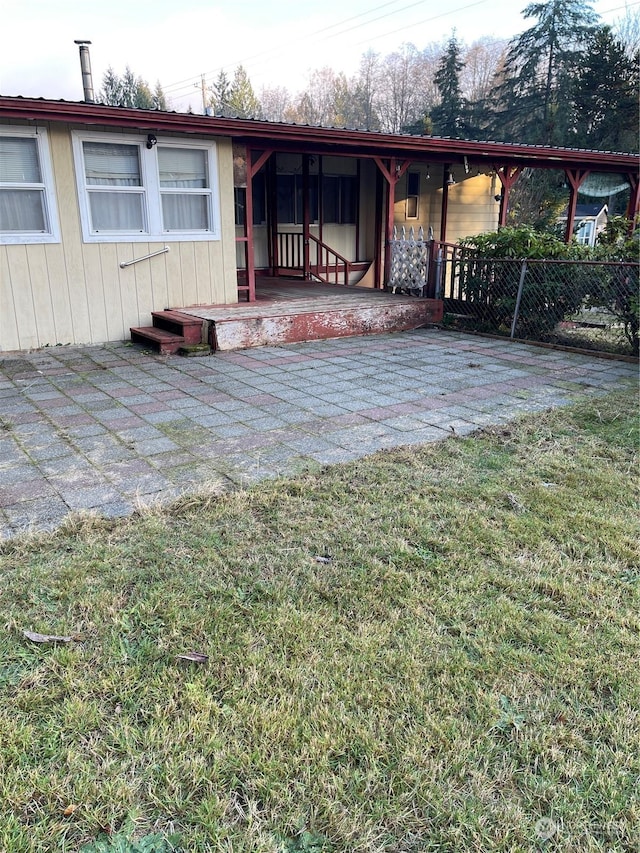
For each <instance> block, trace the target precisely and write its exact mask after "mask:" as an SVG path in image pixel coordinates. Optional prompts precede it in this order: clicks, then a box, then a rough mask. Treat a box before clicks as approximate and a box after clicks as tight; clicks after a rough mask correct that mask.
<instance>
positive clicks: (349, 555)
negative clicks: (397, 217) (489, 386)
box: [0, 391, 640, 853]
mask: <svg viewBox="0 0 640 853" xmlns="http://www.w3.org/2000/svg"><path fill="white" fill-rule="evenodd" d="M638 438H639V437H638V418H637V402H636V395H635V393H633V392H631V391H630V392H628V393H626V392H625V393H620V394H616V395H612V396H609V397H607V398H601V399H591V400H590V401H589V402H588V403H585V404H578V405H577V406H576V407H574V408H572V409H567V410H564V411H559V412H552V413H547V414H543V415H539V416H536V417H531V418H528V419H526V420H523V421H521V422H519V423H517V424H514V425H512V426H509V427H501V428H497V429H492V430H488V431H485V432H482V433H479V434H478V435H475V436H472V437H469V438H465V439H461V438H457V437H452V438H451V439H449V440H448V441H446V442H443V443H441V444H437V445H429V446H426V447H424V448H412V449H410V450H399V451H396V452H387V453H380V454H377V455H376V456H373V457H369V458H368V459H365V460H362V461H358V462H354V463H351V464H347V465H339V466H336V467H331V468H326V469H323V470H320V471H317V472H313V473H309V474H305V475H303V476H301V477H299V478H297V479H291V480H282V481H278V482H267V483H264V484H262V485H260V486H256V487H255V488H252V489H250V490H248V491H241V492H240V491H239V492H236V493H232V494H228V495H226V496H223V497H221V498H214V497H207V496H203V497H200V498H197V499H196V498H193V499H184V500H182V501H181V502H180V503H178V504H177V505H176V506H174V507H173V508H171V509H170V510H168V511H166V512H161V511H155V512H152V511H149V512H145V513H142V514H141V515H139V516H137V517H134V518H131V519H126V520H119V521H111V522H105V521H97V520H92V519H85V520H78V519H75V520H74V521H73V522H69V523H68V524H67V525H66V526H65V528H63V529H62V530H61V531H59V532H57V533H56V534H54V535H46V536H38V537H34V538H30V539H29V538H27V539H22V540H15V541H12V542H8V543H5V544H4V545H2V546H1V547H0V568H1V572H2V574H1V578H2V583H1V585H0V626H1V629H0V653H1V657H0V686H1V690H0V743H1V750H0V850H1V851H6V852H7V853H26V851H34V853H35V851H38V853H43V851H63V850H65V851H79V850H82V851H91V853H93V852H94V851H96V853H97V851H101V853H102V851H105V853H106V851H116V850H117V851H134V850H136V851H143V850H144V851H148V853H150V852H151V851H153V853H160V851H163V853H164V851H170V850H174V849H176V850H182V851H188V853H191V851H226V853H241V851H247V853H249V851H251V853H254V851H255V852H256V853H261V851H265V853H266V851H272V853H276V851H277V853H293V851H314V853H320V851H334V853H346V851H354V853H364V851H367V853H373V851H380V853H381V851H386V852H387V853H413V851H416V852H417V851H421V853H422V851H450V853H460V851H462V853H464V852H465V851H476V853H477V852H478V851H509V853H512V851H531V850H534V851H535V850H544V851H579V853H588V851H631V850H633V851H637V850H638V844H639V839H640V720H639V715H640V677H639V671H640V561H639V553H638V541H639V539H640V536H639V533H640V531H639V518H638V478H637V473H638V469H637V449H638ZM319 558H320V559H319ZM24 630H31V631H37V632H40V633H45V634H57V635H68V636H71V637H73V639H72V640H71V641H70V642H62V643H57V644H39V643H35V642H32V641H31V640H29V639H27V638H26V637H25V636H24V635H23V631H24ZM191 651H195V652H199V653H202V654H203V655H206V656H208V657H207V660H206V662H204V663H197V662H189V661H184V660H180V659H178V658H177V657H176V656H177V655H179V654H182V653H185V652H191Z"/></svg>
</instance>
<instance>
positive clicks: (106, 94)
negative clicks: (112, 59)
mask: <svg viewBox="0 0 640 853" xmlns="http://www.w3.org/2000/svg"><path fill="white" fill-rule="evenodd" d="M121 100H122V83H121V81H120V78H119V77H118V75H117V74H116V72H115V71H114V70H113V68H112V67H111V66H109V67H108V68H107V70H106V71H105V73H104V76H103V78H102V89H100V91H99V92H98V101H99V102H100V103H101V104H109V105H110V106H121Z"/></svg>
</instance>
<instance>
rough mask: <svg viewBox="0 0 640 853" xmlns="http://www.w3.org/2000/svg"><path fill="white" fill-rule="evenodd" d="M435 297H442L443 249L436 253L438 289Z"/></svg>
mask: <svg viewBox="0 0 640 853" xmlns="http://www.w3.org/2000/svg"><path fill="white" fill-rule="evenodd" d="M435 298H436V299H442V249H438V254H437V255H436V291H435Z"/></svg>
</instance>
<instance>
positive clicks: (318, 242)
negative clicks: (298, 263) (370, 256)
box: [309, 234, 352, 285]
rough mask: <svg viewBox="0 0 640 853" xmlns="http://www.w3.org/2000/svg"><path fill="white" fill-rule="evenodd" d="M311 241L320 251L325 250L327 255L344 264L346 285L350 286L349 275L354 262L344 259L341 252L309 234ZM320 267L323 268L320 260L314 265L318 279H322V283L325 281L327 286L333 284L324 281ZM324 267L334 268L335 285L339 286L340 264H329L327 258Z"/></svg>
mask: <svg viewBox="0 0 640 853" xmlns="http://www.w3.org/2000/svg"><path fill="white" fill-rule="evenodd" d="M309 239H310V240H312V241H313V242H314V243H315V244H316V245H317V246H318V247H319V248H320V249H324V250H325V252H326V253H327V255H329V254H331V255H333V256H334V257H335V258H336V261H339V262H340V263H341V264H342V266H343V267H344V283H345V285H348V284H349V274H350V272H351V263H352V262H351V261H348V260H347V259H346V258H345V257H343V256H342V255H341V254H340V252H336V250H335V249H332V248H331V246H328V245H327V244H326V243H325V242H323V241H322V240H320V239H319V238H318V237H316V236H315V235H314V234H309ZM320 266H322V264H321V262H319V261H318V260H316V263H315V264H313V265H312V268H313V269H314V270H315V275H316V277H317V278H319V279H321V281H324V282H325V284H331V282H330V281H328V280H327V279H326V278H324V279H323V278H322V276H321V275H320ZM324 266H325V267H326V268H327V269H328V268H329V266H332V267H334V274H335V277H336V281H335V284H337V283H338V264H337V263H335V264H329V259H328V257H327V263H326V264H324Z"/></svg>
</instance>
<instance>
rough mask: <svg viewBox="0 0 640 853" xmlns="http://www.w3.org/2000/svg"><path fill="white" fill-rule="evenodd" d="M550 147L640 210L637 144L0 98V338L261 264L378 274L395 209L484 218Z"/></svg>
mask: <svg viewBox="0 0 640 853" xmlns="http://www.w3.org/2000/svg"><path fill="white" fill-rule="evenodd" d="M559 157H561V159H562V163H563V165H564V167H565V170H566V171H567V174H568V175H570V176H573V178H574V182H575V179H576V175H578V176H579V175H580V174H581V173H582V171H583V170H585V169H592V170H595V169H596V168H597V170H602V171H604V172H616V173H617V174H620V173H622V174H624V175H626V176H628V180H629V183H630V184H631V187H632V193H631V195H632V203H633V205H634V207H633V210H635V209H636V207H637V201H638V182H637V174H636V173H637V158H635V157H633V156H632V155H624V154H602V153H600V152H584V151H570V150H566V149H565V150H560V149H545V148H542V147H537V146H520V145H507V144H502V143H481V142H465V141H461V140H451V139H438V138H435V137H415V136H409V135H392V134H381V133H374V132H365V131H352V130H346V129H337V128H317V127H308V126H298V125H288V124H275V123H269V122H262V121H252V120H245V119H229V118H221V117H210V116H197V115H191V114H179V113H171V112H160V111H147V110H134V109H125V108H120V107H110V106H104V105H100V104H93V103H85V102H80V103H70V102H65V101H50V100H44V99H29V98H19V97H0V351H10V350H24V349H30V348H35V347H41V346H47V345H50V346H53V345H56V344H66V343H76V344H77V343H101V342H105V341H109V340H118V339H124V338H127V337H128V336H129V328H130V327H131V326H138V325H143V324H145V323H148V322H149V319H150V314H151V311H156V310H161V309H164V308H167V307H172V308H180V307H183V308H184V307H187V306H192V305H214V304H227V305H228V304H233V303H235V302H237V301H238V299H239V298H240V299H249V300H252V299H255V275H256V271H257V272H258V273H260V272H261V271H262V272H264V273H266V274H269V275H279V274H284V275H300V276H302V277H304V278H307V279H309V278H319V279H322V278H323V276H326V274H327V271H328V269H329V268H330V267H334V266H335V267H337V266H340V265H341V269H343V270H344V271H346V276H347V280H348V281H349V283H352V284H353V283H357V282H360V283H361V284H363V285H368V286H373V287H382V286H384V283H385V280H386V279H385V277H386V275H387V273H388V265H389V253H388V252H387V251H386V247H387V246H388V245H389V243H390V240H391V238H392V232H393V227H394V225H405V226H407V227H409V226H411V225H413V226H414V227H415V228H416V229H418V228H419V227H420V226H422V227H423V228H424V230H425V232H426V231H427V229H429V228H431V229H432V230H433V232H434V234H435V236H436V237H439V239H440V240H447V241H455V240H457V239H459V238H462V237H464V236H467V235H470V234H477V233H480V232H483V231H487V230H493V229H495V228H496V227H497V226H498V225H499V224H500V223H503V222H504V221H506V211H507V205H508V195H509V189H510V187H511V186H512V184H513V182H514V180H515V179H516V177H517V175H518V174H519V172H520V171H521V170H522V168H524V167H539V168H555V169H557V168H558V158H559ZM497 202H499V204H498V203H497ZM132 262H133V263H132Z"/></svg>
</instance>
